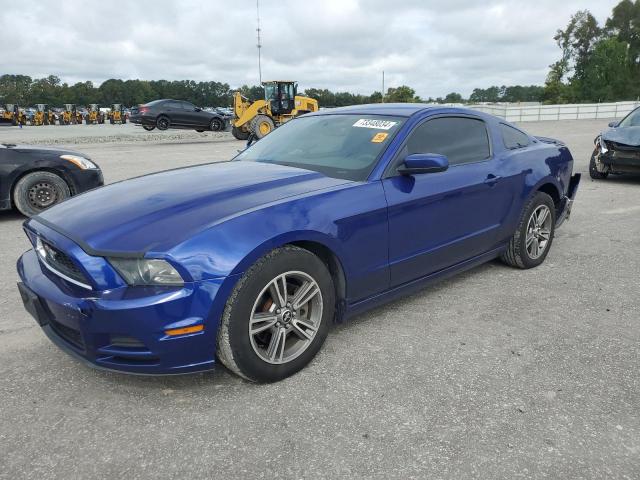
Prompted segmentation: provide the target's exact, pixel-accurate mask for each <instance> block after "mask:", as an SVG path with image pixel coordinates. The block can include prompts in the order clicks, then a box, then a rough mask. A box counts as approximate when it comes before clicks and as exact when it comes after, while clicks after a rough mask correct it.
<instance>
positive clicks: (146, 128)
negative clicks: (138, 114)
mask: <svg viewBox="0 0 640 480" xmlns="http://www.w3.org/2000/svg"><path fill="white" fill-rule="evenodd" d="M142 128H144V129H145V130H146V131H147V132H150V131H151V130H154V129H155V128H156V126H155V125H142Z"/></svg>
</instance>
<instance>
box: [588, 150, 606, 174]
mask: <svg viewBox="0 0 640 480" xmlns="http://www.w3.org/2000/svg"><path fill="white" fill-rule="evenodd" d="M589 176H590V177H591V178H593V179H594V180H604V179H605V178H607V177H608V176H609V172H599V171H598V169H597V168H596V152H595V151H594V152H593V153H592V154H591V160H589Z"/></svg>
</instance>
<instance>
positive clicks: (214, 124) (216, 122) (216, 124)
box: [209, 118, 224, 132]
mask: <svg viewBox="0 0 640 480" xmlns="http://www.w3.org/2000/svg"><path fill="white" fill-rule="evenodd" d="M223 125H224V122H223V121H222V120H220V119H219V118H213V119H211V123H210V124H209V130H211V131H212V132H219V131H220V130H222V127H223Z"/></svg>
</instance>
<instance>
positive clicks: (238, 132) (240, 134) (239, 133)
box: [231, 127, 250, 140]
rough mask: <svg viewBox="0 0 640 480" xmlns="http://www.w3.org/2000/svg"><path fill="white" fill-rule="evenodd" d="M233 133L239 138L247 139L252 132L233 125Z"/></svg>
mask: <svg viewBox="0 0 640 480" xmlns="http://www.w3.org/2000/svg"><path fill="white" fill-rule="evenodd" d="M231 135H233V136H234V137H235V138H236V139H237V140H247V139H248V138H249V135H250V133H249V132H245V131H244V130H240V129H239V128H238V127H231Z"/></svg>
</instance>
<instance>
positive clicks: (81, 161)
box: [60, 155, 98, 170]
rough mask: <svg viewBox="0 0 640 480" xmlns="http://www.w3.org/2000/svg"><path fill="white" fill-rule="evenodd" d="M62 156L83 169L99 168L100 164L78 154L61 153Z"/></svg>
mask: <svg viewBox="0 0 640 480" xmlns="http://www.w3.org/2000/svg"><path fill="white" fill-rule="evenodd" d="M60 158H62V159H63V160H66V161H68V162H71V163H73V164H74V165H75V166H76V167H79V168H81V169H82V170H89V169H95V168H98V166H97V165H96V164H95V163H93V162H92V161H91V160H89V159H88V158H84V157H79V156H78V155H60Z"/></svg>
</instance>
